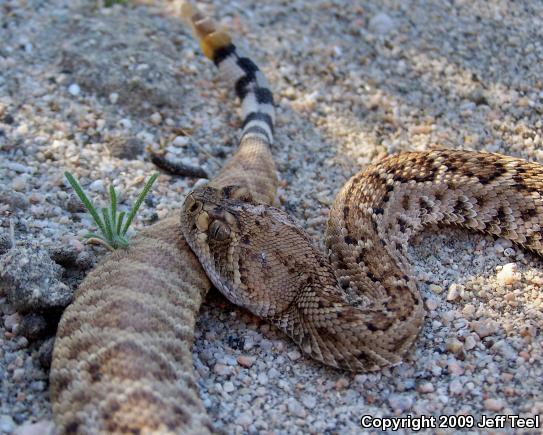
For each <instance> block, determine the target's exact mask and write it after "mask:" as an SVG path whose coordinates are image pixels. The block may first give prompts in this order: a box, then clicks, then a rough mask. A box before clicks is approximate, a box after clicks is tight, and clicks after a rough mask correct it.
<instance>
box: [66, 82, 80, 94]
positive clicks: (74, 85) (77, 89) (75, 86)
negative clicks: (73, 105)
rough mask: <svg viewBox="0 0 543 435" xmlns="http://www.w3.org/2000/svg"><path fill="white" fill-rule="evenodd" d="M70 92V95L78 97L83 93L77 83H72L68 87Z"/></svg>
mask: <svg viewBox="0 0 543 435" xmlns="http://www.w3.org/2000/svg"><path fill="white" fill-rule="evenodd" d="M68 92H69V93H70V95H73V96H74V97H77V96H78V95H79V94H80V93H81V88H80V87H79V85H78V84H77V83H72V84H71V85H70V86H68Z"/></svg>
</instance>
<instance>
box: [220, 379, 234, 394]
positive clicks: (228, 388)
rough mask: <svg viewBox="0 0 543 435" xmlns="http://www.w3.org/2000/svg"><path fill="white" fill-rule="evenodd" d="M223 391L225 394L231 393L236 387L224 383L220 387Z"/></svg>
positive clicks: (230, 383) (229, 383)
mask: <svg viewBox="0 0 543 435" xmlns="http://www.w3.org/2000/svg"><path fill="white" fill-rule="evenodd" d="M222 388H223V390H224V391H225V392H227V393H231V392H232V391H235V389H236V387H234V384H233V383H232V382H230V381H228V382H225V383H224V384H223V386H222Z"/></svg>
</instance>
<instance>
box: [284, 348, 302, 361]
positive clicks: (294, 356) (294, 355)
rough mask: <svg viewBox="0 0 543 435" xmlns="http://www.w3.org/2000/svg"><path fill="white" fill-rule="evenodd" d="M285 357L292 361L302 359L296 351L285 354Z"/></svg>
mask: <svg viewBox="0 0 543 435" xmlns="http://www.w3.org/2000/svg"><path fill="white" fill-rule="evenodd" d="M287 355H288V357H289V358H290V359H291V360H292V361H297V360H299V359H300V358H301V357H302V354H301V353H300V352H298V351H297V350H293V351H290V352H287Z"/></svg>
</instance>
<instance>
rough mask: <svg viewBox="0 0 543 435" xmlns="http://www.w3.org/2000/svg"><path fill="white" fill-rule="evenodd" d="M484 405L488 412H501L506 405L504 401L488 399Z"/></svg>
mask: <svg viewBox="0 0 543 435" xmlns="http://www.w3.org/2000/svg"><path fill="white" fill-rule="evenodd" d="M483 405H484V407H485V409H486V410H487V411H494V412H497V411H501V410H502V409H503V407H504V406H505V404H504V403H503V400H501V399H486V400H485V401H484V402H483Z"/></svg>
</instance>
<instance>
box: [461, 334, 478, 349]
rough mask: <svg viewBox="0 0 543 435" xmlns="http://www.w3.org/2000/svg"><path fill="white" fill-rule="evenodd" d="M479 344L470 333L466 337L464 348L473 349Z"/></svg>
mask: <svg viewBox="0 0 543 435" xmlns="http://www.w3.org/2000/svg"><path fill="white" fill-rule="evenodd" d="M476 345H477V342H476V341H475V338H473V337H472V336H471V335H468V336H467V337H466V340H465V341H464V349H465V350H471V349H473V348H474V347H475V346H476Z"/></svg>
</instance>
